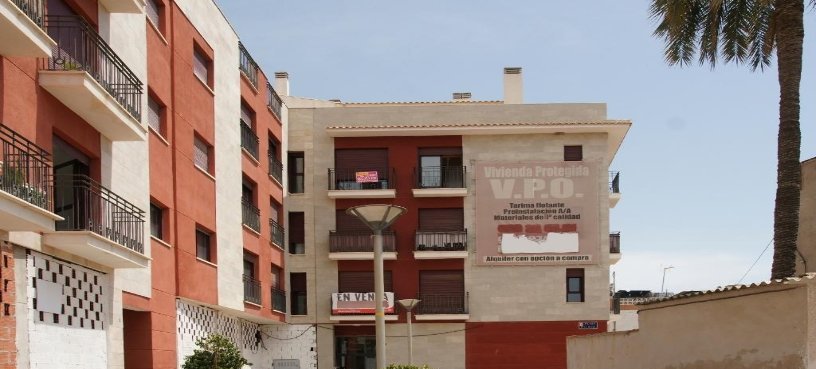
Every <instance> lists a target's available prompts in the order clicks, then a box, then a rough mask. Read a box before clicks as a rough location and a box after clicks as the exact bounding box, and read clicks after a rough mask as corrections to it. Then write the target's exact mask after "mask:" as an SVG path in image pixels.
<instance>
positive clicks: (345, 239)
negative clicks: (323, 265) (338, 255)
mask: <svg viewBox="0 0 816 369" xmlns="http://www.w3.org/2000/svg"><path fill="white" fill-rule="evenodd" d="M395 245H396V234H395V233H394V232H391V231H383V251H385V252H394V250H396V247H395ZM329 252H374V235H373V234H372V233H371V232H343V231H339V232H338V231H329Z"/></svg>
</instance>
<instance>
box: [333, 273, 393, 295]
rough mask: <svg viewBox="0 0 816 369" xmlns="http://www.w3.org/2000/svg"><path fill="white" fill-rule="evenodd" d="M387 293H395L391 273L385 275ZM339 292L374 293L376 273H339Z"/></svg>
mask: <svg viewBox="0 0 816 369" xmlns="http://www.w3.org/2000/svg"><path fill="white" fill-rule="evenodd" d="M383 281H384V286H385V292H393V291H394V285H393V280H392V278H391V271H390V270H386V271H385V272H384V273H383ZM337 291H338V292H341V293H343V292H362V293H367V292H374V272H368V271H363V272H338V273H337Z"/></svg>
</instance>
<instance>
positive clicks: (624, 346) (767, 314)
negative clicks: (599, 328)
mask: <svg viewBox="0 0 816 369" xmlns="http://www.w3.org/2000/svg"><path fill="white" fill-rule="evenodd" d="M814 276H815V275H814V274H808V275H806V276H804V277H802V278H789V279H786V280H778V281H773V282H768V283H763V284H760V285H751V286H739V287H726V288H723V289H718V290H715V291H709V292H706V293H698V294H695V295H690V296H682V295H680V296H676V297H672V298H669V299H665V300H662V301H657V302H651V303H647V304H644V305H641V306H640V311H639V318H640V321H639V325H640V329H639V330H634V331H628V332H615V333H604V334H597V335H590V336H582V337H570V338H568V339H567V362H568V367H569V368H570V369H623V368H627V369H628V368H653V369H670V368H671V369H676V368H683V369H709V368H710V369H714V368H717V369H719V368H740V369H752V368H757V369H759V368H762V369H769V368H772V369H803V368H816V355H814V354H816V341H815V340H816V309H814V308H813V306H815V304H816V289H814V288H816V280H814Z"/></svg>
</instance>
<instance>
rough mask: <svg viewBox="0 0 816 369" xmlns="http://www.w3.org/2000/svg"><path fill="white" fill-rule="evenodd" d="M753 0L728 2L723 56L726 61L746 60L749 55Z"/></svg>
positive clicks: (725, 15)
mask: <svg viewBox="0 0 816 369" xmlns="http://www.w3.org/2000/svg"><path fill="white" fill-rule="evenodd" d="M752 2H753V1H752V0H730V1H728V2H727V3H726V6H725V14H724V17H723V18H724V22H723V28H722V42H723V45H722V46H723V47H722V55H721V56H722V58H723V59H724V60H725V62H726V63H728V62H736V63H737V64H739V63H742V62H743V61H745V59H746V57H747V55H748V43H749V42H748V33H749V31H748V29H749V28H750V26H751V25H750V19H749V18H750V14H749V13H750V10H751V3H752Z"/></svg>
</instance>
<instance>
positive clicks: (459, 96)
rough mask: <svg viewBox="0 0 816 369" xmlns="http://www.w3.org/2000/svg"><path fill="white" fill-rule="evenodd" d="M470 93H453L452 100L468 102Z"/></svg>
mask: <svg viewBox="0 0 816 369" xmlns="http://www.w3.org/2000/svg"><path fill="white" fill-rule="evenodd" d="M470 96H471V95H470V92H454V93H453V100H454V101H470Z"/></svg>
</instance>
